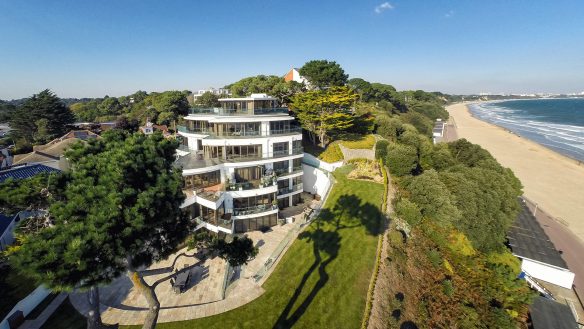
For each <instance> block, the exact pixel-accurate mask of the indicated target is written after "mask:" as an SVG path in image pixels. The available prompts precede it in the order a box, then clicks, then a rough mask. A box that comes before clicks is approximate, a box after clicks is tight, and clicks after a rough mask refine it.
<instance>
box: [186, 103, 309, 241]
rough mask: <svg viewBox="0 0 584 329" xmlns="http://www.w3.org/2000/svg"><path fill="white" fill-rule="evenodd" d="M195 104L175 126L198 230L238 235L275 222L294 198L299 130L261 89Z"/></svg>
mask: <svg viewBox="0 0 584 329" xmlns="http://www.w3.org/2000/svg"><path fill="white" fill-rule="evenodd" d="M220 102H221V105H222V106H221V107H219V108H210V109H193V110H192V111H191V113H190V114H189V115H188V116H186V117H185V118H184V119H185V122H186V124H185V126H181V127H179V129H178V130H179V135H181V136H182V137H183V140H182V141H183V142H182V144H183V145H182V146H181V147H180V148H179V150H178V151H177V157H178V159H177V165H179V166H181V167H182V169H183V178H184V179H185V193H186V194H187V198H186V200H185V202H184V204H183V205H182V207H183V209H185V211H190V212H191V216H192V218H193V219H194V220H196V222H197V223H198V225H197V227H198V228H207V229H209V230H211V231H214V232H218V233H219V232H223V233H227V234H230V233H241V232H245V231H249V230H255V229H262V228H264V227H266V226H273V225H275V224H276V223H277V221H278V218H277V216H278V212H279V208H285V207H287V206H290V205H294V204H296V203H298V202H299V198H300V194H301V193H302V191H303V186H302V157H303V151H302V146H301V145H302V130H301V129H300V128H299V127H297V126H296V125H295V124H294V122H293V120H294V118H292V117H291V116H289V114H288V110H287V109H285V108H278V107H277V100H276V99H275V98H273V97H269V96H267V95H265V94H253V95H252V96H251V97H247V98H223V99H220Z"/></svg>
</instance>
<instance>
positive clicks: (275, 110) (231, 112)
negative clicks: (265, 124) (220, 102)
mask: <svg viewBox="0 0 584 329" xmlns="http://www.w3.org/2000/svg"><path fill="white" fill-rule="evenodd" d="M189 114H192V115H198V114H201V115H205V114H207V115H209V114H211V115H227V116H237V115H266V114H288V108H286V107H271V108H258V109H253V110H251V109H224V108H222V107H214V108H190V109H189Z"/></svg>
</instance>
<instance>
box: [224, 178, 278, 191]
mask: <svg viewBox="0 0 584 329" xmlns="http://www.w3.org/2000/svg"><path fill="white" fill-rule="evenodd" d="M274 184H276V176H274V175H266V176H263V177H262V178H261V179H256V180H251V181H248V182H241V183H230V184H227V189H228V190H229V191H243V190H255V189H258V188H264V187H268V186H272V185H274Z"/></svg>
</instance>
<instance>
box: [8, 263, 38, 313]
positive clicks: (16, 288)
mask: <svg viewBox="0 0 584 329" xmlns="http://www.w3.org/2000/svg"><path fill="white" fill-rule="evenodd" d="M36 287H37V286H36V285H34V284H33V283H32V281H31V280H30V279H28V278H27V277H25V276H22V275H20V274H18V273H17V272H16V271H14V270H13V269H11V268H10V267H8V266H6V267H3V268H2V269H1V270H0V296H2V298H0V320H1V319H3V318H4V317H5V316H6V315H8V312H10V310H12V308H13V307H14V305H15V304H16V303H18V302H19V301H20V300H21V299H23V298H24V297H26V296H28V294H30V293H31V292H32V291H33V290H35V289H36Z"/></svg>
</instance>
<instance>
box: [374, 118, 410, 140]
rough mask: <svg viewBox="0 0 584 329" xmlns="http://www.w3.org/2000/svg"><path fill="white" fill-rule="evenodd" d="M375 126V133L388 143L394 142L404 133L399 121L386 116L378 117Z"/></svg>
mask: <svg viewBox="0 0 584 329" xmlns="http://www.w3.org/2000/svg"><path fill="white" fill-rule="evenodd" d="M376 125H377V133H378V134H379V135H381V136H382V137H383V138H386V139H388V140H390V141H396V140H397V138H398V137H399V136H400V135H401V134H402V133H403V132H404V128H403V123H402V122H401V121H400V120H399V119H397V118H393V117H391V118H390V117H388V116H386V115H382V116H379V117H378V118H377V122H376Z"/></svg>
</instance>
